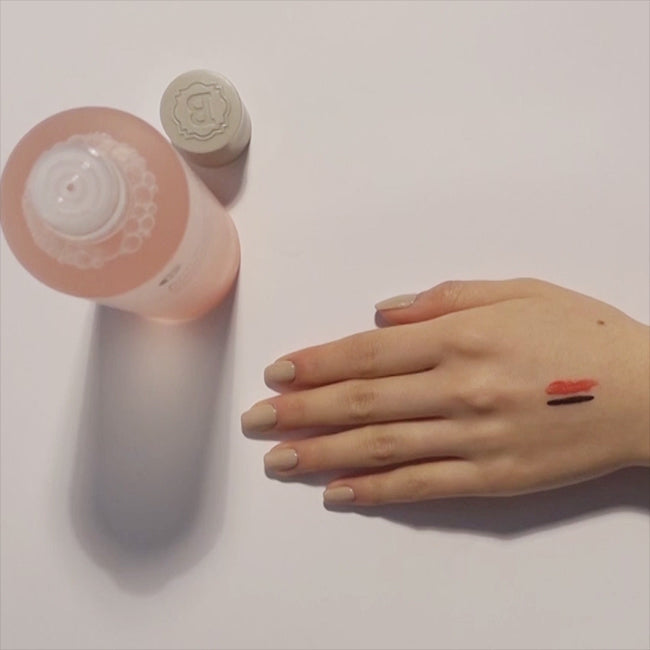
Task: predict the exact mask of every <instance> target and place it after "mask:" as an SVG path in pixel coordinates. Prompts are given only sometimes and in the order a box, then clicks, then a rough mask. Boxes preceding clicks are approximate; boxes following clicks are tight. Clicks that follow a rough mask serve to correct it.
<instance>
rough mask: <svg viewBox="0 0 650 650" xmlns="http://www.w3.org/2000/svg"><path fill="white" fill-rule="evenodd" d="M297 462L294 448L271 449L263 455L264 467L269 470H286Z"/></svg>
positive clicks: (296, 453)
mask: <svg viewBox="0 0 650 650" xmlns="http://www.w3.org/2000/svg"><path fill="white" fill-rule="evenodd" d="M297 464H298V452H296V450H295V449H287V448H284V449H271V451H269V453H268V454H266V455H265V456H264V468H265V469H266V470H267V471H269V472H286V471H287V470H289V469H293V468H294V467H295V466H296V465H297Z"/></svg>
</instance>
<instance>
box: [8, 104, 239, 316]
mask: <svg viewBox="0 0 650 650" xmlns="http://www.w3.org/2000/svg"><path fill="white" fill-rule="evenodd" d="M1 189H2V193H1V197H0V199H1V202H0V222H1V223H2V229H3V231H4V234H5V237H6V238H7V242H8V243H9V246H10V247H11V249H12V250H13V252H14V254H15V255H16V257H17V258H18V260H19V261H20V262H21V263H22V264H23V266H24V267H25V268H26V269H27V270H28V271H29V272H30V273H31V274H32V275H34V276H35V277H36V278H38V279H39V280H41V281H42V282H44V283H45V284H47V285H49V286H50V287H53V288H54V289H57V290H59V291H63V292H65V293H68V294H72V295H75V296H81V297H83V298H88V299H91V300H93V301H96V302H98V303H101V304H104V305H109V306H111V307H116V308H118V309H124V310H127V311H133V312H137V313H139V314H142V315H143V316H147V317H152V318H158V319H166V320H175V321H178V320H189V319H192V318H196V317H198V316H201V315H202V314H204V313H206V312H207V311H209V310H210V309H211V308H212V307H214V306H216V305H217V304H218V303H219V302H221V301H222V300H223V298H225V296H226V295H227V294H228V292H229V290H230V289H231V287H232V285H233V283H234V282H235V279H236V277H237V272H238V269H239V260H240V252H239V240H238V238H237V232H236V230H235V226H234V224H233V222H232V219H231V217H230V215H229V214H228V213H227V212H226V210H225V208H224V207H223V206H222V205H221V204H220V203H219V202H218V201H217V199H216V198H215V197H214V195H213V194H212V193H211V192H210V191H209V190H208V188H207V187H206V186H205V185H204V184H203V182H202V181H201V180H200V179H199V178H198V177H197V176H196V175H195V174H194V172H192V170H191V169H190V168H189V167H188V165H187V163H186V162H185V161H184V160H183V159H182V158H181V156H180V155H179V154H178V153H177V152H176V150H175V149H174V147H173V146H172V145H171V144H170V143H169V142H168V141H167V139H166V138H165V137H164V136H163V135H162V134H161V133H159V132H158V131H157V130H156V129H154V128H153V127H152V126H151V125H149V124H147V123H146V122H144V121H142V120H141V119H139V118H137V117H135V116H134V115H131V114H129V113H124V112H122V111H119V110H115V109H112V108H95V107H87V108H77V109H72V110H68V111H64V112H62V113H58V114H56V115H53V116H52V117H49V118H48V119H46V120H44V121H43V122H41V123H40V124H38V125H37V126H35V127H34V128H33V129H32V130H31V131H29V133H27V135H25V137H23V139H22V140H21V141H20V142H19V143H18V145H17V146H16V148H15V149H14V150H13V152H12V153H11V156H10V157H9V160H8V161H7V165H6V167H5V170H4V173H3V175H2V184H1Z"/></svg>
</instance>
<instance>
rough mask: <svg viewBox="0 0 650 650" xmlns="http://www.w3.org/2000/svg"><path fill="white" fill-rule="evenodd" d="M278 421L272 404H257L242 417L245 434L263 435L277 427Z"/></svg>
mask: <svg viewBox="0 0 650 650" xmlns="http://www.w3.org/2000/svg"><path fill="white" fill-rule="evenodd" d="M277 421H278V416H277V413H276V412H275V407H274V406H272V405H271V404H257V406H253V408H252V409H249V410H248V411H246V413H243V414H242V416H241V428H242V431H243V432H244V433H261V432H262V431H267V430H268V429H271V428H273V427H274V426H275V424H276V423H277Z"/></svg>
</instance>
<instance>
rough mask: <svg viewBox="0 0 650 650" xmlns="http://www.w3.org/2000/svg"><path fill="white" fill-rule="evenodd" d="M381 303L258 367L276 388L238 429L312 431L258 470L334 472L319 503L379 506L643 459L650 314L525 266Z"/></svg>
mask: <svg viewBox="0 0 650 650" xmlns="http://www.w3.org/2000/svg"><path fill="white" fill-rule="evenodd" d="M377 309H378V311H379V312H380V314H381V316H382V318H383V320H384V321H385V322H386V323H387V324H388V325H391V326H390V327H384V328H382V329H377V330H374V331H370V332H364V333H361V334H356V335H353V336H350V337H347V338H344V339H341V340H339V341H335V342H332V343H327V344H325V345H319V346H315V347H311V348H308V349H305V350H301V351H299V352H294V353H292V354H288V355H286V356H283V357H282V358H281V359H280V360H278V361H276V362H275V363H274V364H272V365H271V366H269V367H268V368H267V369H266V371H265V380H266V382H267V384H268V385H269V386H270V387H271V388H273V389H275V390H277V391H278V392H280V393H281V394H280V395H278V396H276V397H273V398H271V399H267V400H264V401H262V402H259V403H258V404H256V405H255V406H254V407H253V408H252V409H250V410H249V411H247V412H246V413H244V415H243V416H242V428H243V430H244V432H245V433H260V432H273V433H275V432H288V431H292V430H298V429H300V430H304V429H315V431H316V433H315V435H312V436H309V437H305V438H304V439H298V440H290V441H289V440H287V441H284V442H282V443H281V444H279V445H277V446H276V447H274V448H273V449H272V450H271V451H270V452H269V453H268V454H267V455H266V456H265V459H264V460H265V466H266V469H267V472H269V473H271V474H275V475H277V476H281V477H297V476H300V475H304V474H308V473H312V472H324V471H328V472H329V471H335V472H337V473H339V474H343V475H344V477H341V478H338V479H337V480H335V481H333V482H332V483H330V484H329V485H328V487H327V489H326V491H325V495H324V498H325V502H326V503H347V504H354V505H372V504H381V503H390V502H406V501H419V500H424V499H433V498H439V497H452V496H467V495H491V496H494V495H513V494H519V493H524V492H530V491H535V490H543V489H548V488H552V487H557V486H561V485H565V484H569V483H574V482H578V481H582V480H585V479H589V478H592V477H596V476H598V475H602V474H605V473H608V472H611V471H614V470H616V469H618V468H621V467H624V466H628V465H645V464H650V338H649V336H648V328H647V327H646V326H644V325H643V324H641V323H638V322H636V321H634V320H632V319H631V318H629V317H628V316H626V315H625V314H623V313H622V312H620V311H618V310H617V309H614V308H613V307H611V306H609V305H606V304H604V303H602V302H599V301H597V300H594V299H592V298H588V297H586V296H583V295H581V294H578V293H575V292H572V291H568V290H566V289H562V288H561V287H557V286H554V285H551V284H548V283H545V282H541V281H538V280H528V279H521V280H509V281H503V282H447V283H444V284H441V285H439V286H437V287H434V288H433V289H431V290H429V291H426V292H423V293H421V294H418V295H414V296H401V297H398V298H397V299H391V300H389V301H384V303H380V304H379V305H378V306H377ZM321 427H323V428H327V429H320V434H319V428H321ZM332 427H334V428H336V430H337V431H336V432H335V433H325V432H324V431H325V430H331V428H332Z"/></svg>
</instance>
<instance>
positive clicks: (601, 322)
mask: <svg viewBox="0 0 650 650" xmlns="http://www.w3.org/2000/svg"><path fill="white" fill-rule="evenodd" d="M596 322H597V323H598V324H599V325H604V324H605V321H604V320H597V321H596Z"/></svg>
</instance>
